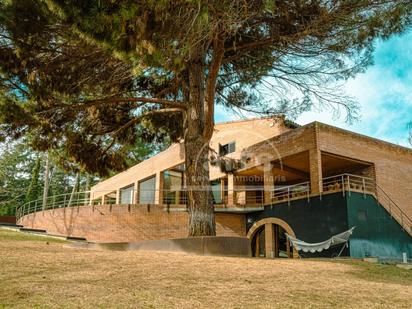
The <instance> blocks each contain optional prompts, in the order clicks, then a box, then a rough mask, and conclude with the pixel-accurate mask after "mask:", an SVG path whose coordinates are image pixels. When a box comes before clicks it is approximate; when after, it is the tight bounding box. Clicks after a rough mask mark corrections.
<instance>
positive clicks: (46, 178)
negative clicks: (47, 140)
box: [42, 153, 50, 210]
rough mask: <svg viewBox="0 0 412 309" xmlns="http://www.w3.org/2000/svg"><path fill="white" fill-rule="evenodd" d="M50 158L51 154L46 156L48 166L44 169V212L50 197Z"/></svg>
mask: <svg viewBox="0 0 412 309" xmlns="http://www.w3.org/2000/svg"><path fill="white" fill-rule="evenodd" d="M49 174H50V158H49V153H47V155H46V164H45V167H44V188H43V207H42V208H43V210H45V209H46V207H47V198H48V195H49V185H50V177H49V176H50V175H49Z"/></svg>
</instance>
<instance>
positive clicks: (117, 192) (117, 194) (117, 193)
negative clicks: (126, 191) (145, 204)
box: [116, 189, 120, 205]
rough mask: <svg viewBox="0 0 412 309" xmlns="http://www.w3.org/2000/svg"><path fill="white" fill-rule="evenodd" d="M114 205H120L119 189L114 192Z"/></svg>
mask: <svg viewBox="0 0 412 309" xmlns="http://www.w3.org/2000/svg"><path fill="white" fill-rule="evenodd" d="M116 204H117V205H119V204H120V189H119V190H117V191H116Z"/></svg>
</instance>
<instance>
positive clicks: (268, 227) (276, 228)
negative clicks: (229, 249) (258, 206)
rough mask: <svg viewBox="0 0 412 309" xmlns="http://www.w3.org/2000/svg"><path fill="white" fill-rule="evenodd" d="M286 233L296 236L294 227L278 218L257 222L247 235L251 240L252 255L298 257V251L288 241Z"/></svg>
mask: <svg viewBox="0 0 412 309" xmlns="http://www.w3.org/2000/svg"><path fill="white" fill-rule="evenodd" d="M285 233H288V234H289V235H291V236H293V237H296V235H295V233H294V232H293V230H292V228H291V227H290V226H289V225H288V224H287V223H286V222H285V221H283V220H281V219H278V218H266V219H263V220H260V221H257V222H255V224H253V226H252V227H251V228H250V230H249V232H248V235H247V237H248V238H249V239H250V240H251V245H252V255H253V256H256V257H267V258H292V257H297V256H298V253H297V251H296V250H295V249H294V248H293V247H291V245H290V244H289V241H287V238H286V235H285Z"/></svg>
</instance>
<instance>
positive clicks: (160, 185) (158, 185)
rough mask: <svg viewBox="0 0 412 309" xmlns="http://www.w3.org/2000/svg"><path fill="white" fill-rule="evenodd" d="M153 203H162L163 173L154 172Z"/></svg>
mask: <svg viewBox="0 0 412 309" xmlns="http://www.w3.org/2000/svg"><path fill="white" fill-rule="evenodd" d="M154 202H155V204H158V205H160V204H162V203H163V173H162V172H157V173H156V192H155V201H154Z"/></svg>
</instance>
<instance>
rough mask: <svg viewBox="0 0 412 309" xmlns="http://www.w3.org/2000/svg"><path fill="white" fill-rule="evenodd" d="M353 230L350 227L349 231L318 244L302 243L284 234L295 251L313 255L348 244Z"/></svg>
mask: <svg viewBox="0 0 412 309" xmlns="http://www.w3.org/2000/svg"><path fill="white" fill-rule="evenodd" d="M354 229H355V227H352V228H351V229H350V230H347V231H345V232H343V233H340V234H337V235H334V236H332V237H331V238H329V239H328V240H325V241H322V242H318V243H312V244H311V243H307V242H304V241H303V240H299V239H297V238H294V237H292V236H290V235H289V234H288V233H285V234H286V237H287V238H288V239H289V241H290V242H291V243H292V245H293V247H294V248H295V249H296V250H298V251H300V250H301V251H303V252H311V253H314V252H321V251H323V250H327V249H329V248H330V247H332V246H336V245H339V244H343V243H346V242H348V240H349V237H350V236H351V235H352V233H353V230H354Z"/></svg>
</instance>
